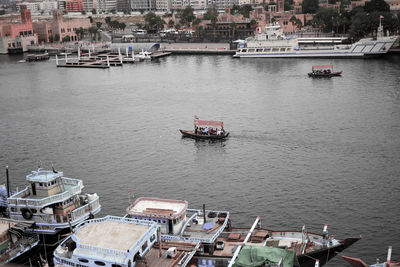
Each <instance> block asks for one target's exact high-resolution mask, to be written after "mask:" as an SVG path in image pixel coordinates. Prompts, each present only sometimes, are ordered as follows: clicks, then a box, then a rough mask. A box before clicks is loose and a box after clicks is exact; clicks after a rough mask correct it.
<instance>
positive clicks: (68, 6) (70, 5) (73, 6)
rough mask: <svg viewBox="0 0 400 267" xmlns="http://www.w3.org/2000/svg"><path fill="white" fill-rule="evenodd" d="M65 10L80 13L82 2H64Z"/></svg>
mask: <svg viewBox="0 0 400 267" xmlns="http://www.w3.org/2000/svg"><path fill="white" fill-rule="evenodd" d="M65 10H66V11H67V12H82V11H83V2H82V0H66V1H65Z"/></svg>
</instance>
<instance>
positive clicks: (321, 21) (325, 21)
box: [313, 7, 339, 32]
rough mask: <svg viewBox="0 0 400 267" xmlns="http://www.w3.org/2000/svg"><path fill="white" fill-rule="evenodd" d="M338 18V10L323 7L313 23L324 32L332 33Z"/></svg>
mask: <svg viewBox="0 0 400 267" xmlns="http://www.w3.org/2000/svg"><path fill="white" fill-rule="evenodd" d="M338 16H339V14H338V13H337V11H336V9H333V8H325V7H321V8H320V9H318V12H317V13H316V14H315V16H314V17H313V23H314V25H316V26H318V27H320V28H321V29H322V30H323V31H324V32H331V31H332V30H333V25H334V22H335V20H336V19H337V17H338Z"/></svg>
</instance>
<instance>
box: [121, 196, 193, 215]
mask: <svg viewBox="0 0 400 267" xmlns="http://www.w3.org/2000/svg"><path fill="white" fill-rule="evenodd" d="M187 207H188V203H187V202H186V201H184V200H170V199H161V198H148V197H141V198H138V199H137V200H136V201H135V202H133V203H132V204H131V205H130V206H129V207H128V208H127V210H126V213H127V214H130V215H136V216H148V217H156V218H169V219H175V218H178V217H180V216H181V215H182V214H184V213H185V212H186V210H187Z"/></svg>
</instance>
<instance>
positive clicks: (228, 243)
mask: <svg viewBox="0 0 400 267" xmlns="http://www.w3.org/2000/svg"><path fill="white" fill-rule="evenodd" d="M126 212H127V215H126V216H125V217H126V218H133V219H140V220H146V221H153V222H155V223H158V224H159V225H160V229H161V239H162V240H164V241H183V242H200V248H199V250H198V253H197V254H196V255H195V256H194V258H193V260H192V261H191V262H192V264H195V265H196V266H228V264H229V262H231V261H234V260H233V258H234V257H236V256H237V255H236V256H235V252H236V249H237V248H238V247H239V246H242V245H244V244H246V246H255V247H272V248H276V249H282V248H284V249H285V250H289V251H292V252H293V255H295V256H296V260H297V261H298V262H299V264H300V266H302V267H307V266H315V263H316V261H318V263H319V264H320V265H321V266H322V265H324V264H326V263H327V262H328V261H329V260H330V259H331V258H333V257H334V256H336V254H337V252H339V251H342V250H344V249H345V248H347V247H349V246H350V245H352V244H353V243H355V242H356V241H358V240H359V239H360V238H358V237H357V238H347V239H344V240H341V241H339V240H336V239H334V238H333V236H329V235H328V231H327V226H326V227H325V228H324V231H323V233H322V234H315V233H310V232H307V231H306V230H305V227H303V229H302V230H301V231H296V230H294V231H287V230H284V231H274V230H271V229H267V228H261V225H260V224H259V221H257V223H255V224H254V225H253V227H252V228H250V229H249V228H233V227H232V225H231V221H230V215H229V212H228V211H215V210H206V209H205V207H204V206H203V210H195V209H188V203H187V202H186V201H183V200H168V199H158V198H138V199H137V200H136V201H134V202H133V203H132V204H131V205H130V206H129V207H128V208H127V210H126ZM237 253H239V251H238V252H237Z"/></svg>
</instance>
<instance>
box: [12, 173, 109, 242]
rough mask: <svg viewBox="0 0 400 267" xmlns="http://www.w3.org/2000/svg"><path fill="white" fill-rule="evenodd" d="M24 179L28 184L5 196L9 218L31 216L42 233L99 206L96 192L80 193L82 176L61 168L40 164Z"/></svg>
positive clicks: (75, 221)
mask: <svg viewBox="0 0 400 267" xmlns="http://www.w3.org/2000/svg"><path fill="white" fill-rule="evenodd" d="M26 180H27V181H28V182H29V185H28V186H27V187H26V188H25V189H24V190H21V191H19V192H17V193H15V194H13V195H12V196H10V197H9V198H8V204H9V205H8V208H9V213H10V218H11V219H14V220H33V221H35V222H36V223H37V225H38V231H40V232H42V233H49V234H53V233H55V232H57V231H59V230H61V229H65V228H70V226H71V225H72V226H74V225H76V224H78V223H79V222H80V221H81V220H82V219H85V218H89V217H90V216H93V215H94V214H96V213H98V212H99V211H100V209H101V206H100V203H99V197H98V196H97V194H82V189H83V183H82V180H79V179H73V178H67V177H63V173H62V172H57V171H55V170H54V169H53V170H52V171H49V170H43V169H40V168H39V169H38V170H37V171H33V172H32V173H31V174H29V175H27V176H26Z"/></svg>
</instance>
